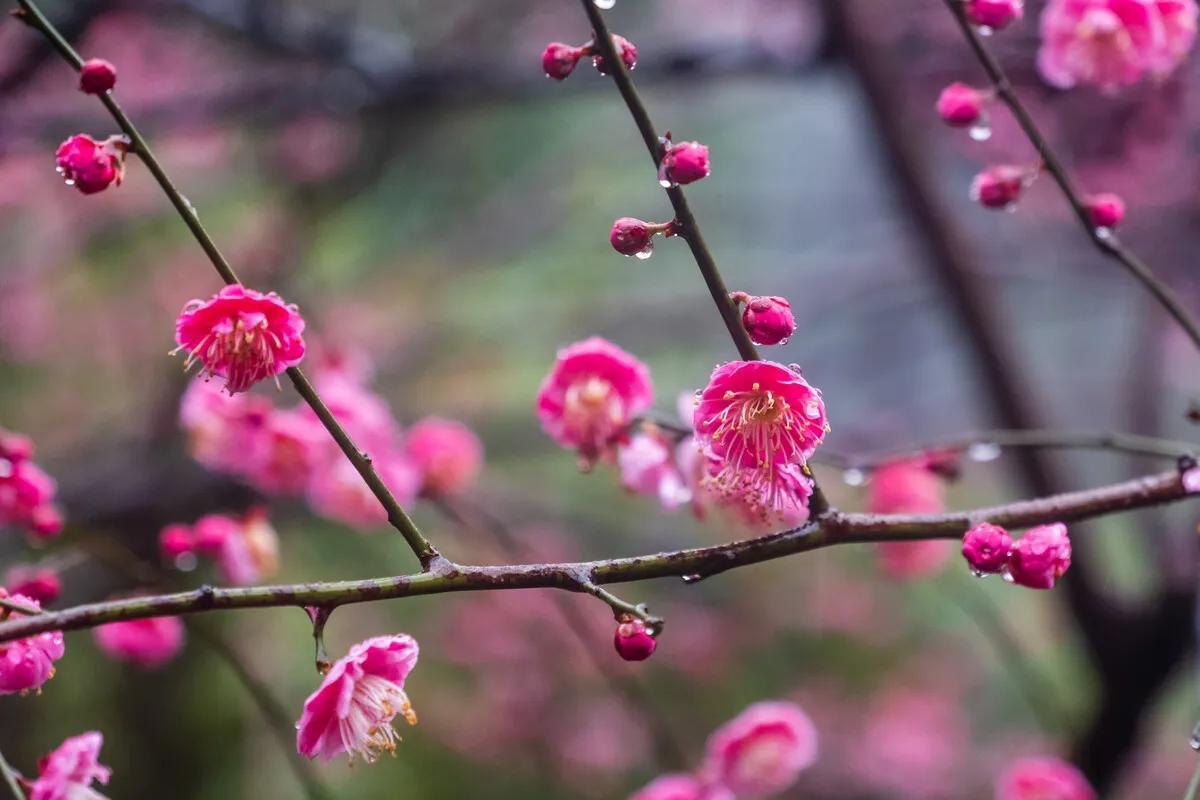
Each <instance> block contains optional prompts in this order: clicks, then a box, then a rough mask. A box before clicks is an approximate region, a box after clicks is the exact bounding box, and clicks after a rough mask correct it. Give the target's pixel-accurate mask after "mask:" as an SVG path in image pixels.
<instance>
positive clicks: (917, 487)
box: [867, 457, 953, 578]
mask: <svg viewBox="0 0 1200 800" xmlns="http://www.w3.org/2000/svg"><path fill="white" fill-rule="evenodd" d="M867 492H868V493H867V510H868V511H870V512H871V513H872V514H936V513H938V512H940V511H942V510H943V509H944V508H945V496H944V495H945V482H944V481H943V480H942V478H941V477H939V476H938V475H937V474H935V473H934V472H933V471H931V470H930V462H929V460H928V458H926V457H919V458H910V459H899V460H896V461H889V462H887V463H885V464H881V465H880V466H879V467H877V468H876V469H875V471H874V472H873V473H872V474H871V482H870V484H869V485H868V487H867ZM952 551H953V549H952V547H951V544H950V543H949V542H945V541H939V540H934V539H929V540H922V541H913V542H884V543H882V544H880V545H878V546H877V548H876V552H877V553H878V554H879V560H880V562H879V563H880V566H881V567H882V568H883V570H884V571H885V572H886V573H888V574H889V575H891V576H892V577H894V578H920V577H926V576H928V575H931V574H933V573H935V572H937V571H938V570H939V569H941V568H942V566H944V565H945V563H946V561H947V560H948V559H949V558H950V555H951V553H952Z"/></svg>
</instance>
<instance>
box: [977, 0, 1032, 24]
mask: <svg viewBox="0 0 1200 800" xmlns="http://www.w3.org/2000/svg"><path fill="white" fill-rule="evenodd" d="M966 12H967V18H968V19H969V20H971V22H974V23H975V24H976V25H981V26H983V27H985V28H990V29H992V30H994V31H998V30H1000V29H1001V28H1005V27H1007V26H1008V25H1009V23H1011V22H1013V21H1015V20H1018V19H1020V18H1021V17H1023V16H1025V3H1024V0H967V7H966Z"/></svg>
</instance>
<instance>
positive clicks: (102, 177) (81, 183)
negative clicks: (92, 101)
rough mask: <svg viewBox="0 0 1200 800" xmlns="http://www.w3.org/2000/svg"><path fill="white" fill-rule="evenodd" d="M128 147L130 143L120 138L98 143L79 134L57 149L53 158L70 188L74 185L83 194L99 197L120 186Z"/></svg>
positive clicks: (123, 175) (111, 138)
mask: <svg viewBox="0 0 1200 800" xmlns="http://www.w3.org/2000/svg"><path fill="white" fill-rule="evenodd" d="M128 147H129V145H128V142H127V141H126V140H125V139H124V138H123V137H120V136H112V137H110V138H108V139H105V140H104V141H102V142H99V141H96V140H95V139H93V138H92V137H90V136H88V135H87V134H84V133H78V134H76V135H74V136H72V137H71V138H70V139H67V140H66V141H65V142H63V143H62V144H61V145H59V146H58V151H57V152H56V153H55V154H54V158H55V161H56V162H57V164H58V172H59V174H60V175H62V176H63V179H64V180H66V182H67V185H68V186H74V187H75V188H76V189H78V190H79V191H80V192H81V193H82V194H96V193H97V192H101V191H104V190H105V189H107V188H108V187H109V186H110V185H113V184H115V185H117V186H120V185H121V180H122V179H123V178H124V177H125V152H126V150H127V149H128Z"/></svg>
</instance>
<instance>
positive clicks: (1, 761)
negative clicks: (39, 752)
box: [0, 753, 25, 800]
mask: <svg viewBox="0 0 1200 800" xmlns="http://www.w3.org/2000/svg"><path fill="white" fill-rule="evenodd" d="M0 776H2V777H3V778H4V786H5V788H7V789H8V792H9V794H11V795H12V797H13V800H25V790H24V789H22V788H21V782H20V773H19V772H17V771H16V770H15V769H13V768H12V765H10V764H9V763H8V761H7V760H6V759H5V758H4V753H0Z"/></svg>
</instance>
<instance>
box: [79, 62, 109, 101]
mask: <svg viewBox="0 0 1200 800" xmlns="http://www.w3.org/2000/svg"><path fill="white" fill-rule="evenodd" d="M116 85H117V68H116V67H114V66H113V65H112V63H110V62H108V61H105V60H104V59H103V58H89V59H88V60H87V61H85V62H83V66H81V67H80V68H79V91H81V92H83V93H84V94H104V93H105V92H107V91H109V90H111V89H112V88H113V87H114V86H116Z"/></svg>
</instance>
